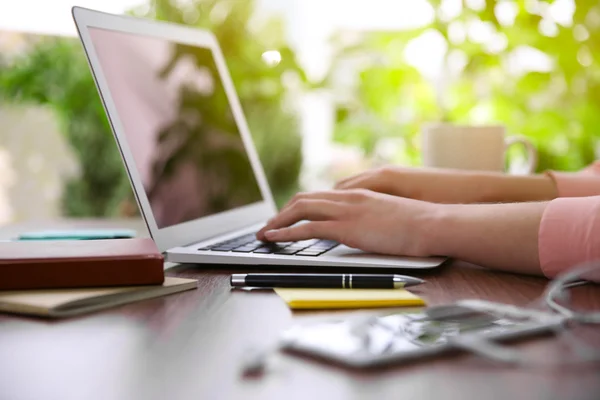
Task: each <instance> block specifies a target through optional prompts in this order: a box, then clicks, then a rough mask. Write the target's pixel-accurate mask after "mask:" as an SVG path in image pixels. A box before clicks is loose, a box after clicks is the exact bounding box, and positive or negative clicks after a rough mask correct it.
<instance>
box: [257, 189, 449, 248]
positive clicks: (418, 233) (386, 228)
mask: <svg viewBox="0 0 600 400" xmlns="http://www.w3.org/2000/svg"><path fill="white" fill-rule="evenodd" d="M438 207H443V206H441V205H436V204H432V203H426V202H422V201H416V200H411V199H405V198H401V197H394V196H390V195H387V194H382V193H377V192H373V191H369V190H364V189H353V190H343V191H340V190H334V191H326V192H315V193H300V194H298V195H296V196H295V197H294V198H293V199H292V200H291V201H290V202H289V203H288V204H287V205H286V206H285V207H284V208H283V209H282V210H281V211H280V213H279V214H278V215H277V216H275V217H274V218H273V219H271V220H270V221H269V222H268V223H267V225H266V226H265V227H264V228H263V229H261V230H260V231H259V232H258V233H257V238H258V240H266V241H271V242H287V241H297V240H305V239H313V238H315V239H329V240H335V241H337V242H340V243H342V244H345V245H347V246H349V247H353V248H358V249H361V250H364V251H367V252H373V253H380V254H393V255H403V256H428V255H431V254H429V250H428V240H429V237H428V233H430V232H433V231H434V229H431V228H430V222H431V221H433V216H434V215H436V210H437V208H438ZM304 220H307V221H308V222H306V223H303V224H298V225H295V226H292V225H294V224H296V223H297V222H300V221H304Z"/></svg>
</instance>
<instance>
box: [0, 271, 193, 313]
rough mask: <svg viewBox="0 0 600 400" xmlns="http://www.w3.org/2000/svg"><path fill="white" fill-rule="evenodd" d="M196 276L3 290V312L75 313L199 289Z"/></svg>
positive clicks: (0, 301) (0, 300)
mask: <svg viewBox="0 0 600 400" xmlns="http://www.w3.org/2000/svg"><path fill="white" fill-rule="evenodd" d="M197 285H198V281H197V280H195V279H185V278H174V277H167V278H165V281H164V283H163V284H162V285H151V286H125V287H113V288H88V289H47V290H26V291H4V292H0V312H8V313H14V314H27V315H36V316H40V317H48V318H59V317H71V316H74V315H80V314H85V313H89V312H93V311H98V310H102V309H106V308H110V307H115V306H118V305H122V304H127V303H132V302H135V301H140V300H146V299H151V298H154V297H159V296H166V295H169V294H172V293H177V292H182V291H185V290H190V289H196V288H197Z"/></svg>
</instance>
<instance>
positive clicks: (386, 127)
mask: <svg viewBox="0 0 600 400" xmlns="http://www.w3.org/2000/svg"><path fill="white" fill-rule="evenodd" d="M26 1H30V2H33V1H37V0H26ZM61 1H63V0H61ZM115 1H117V0H115ZM119 1H120V0H119ZM128 1H129V3H130V4H138V2H137V1H135V0H128ZM64 2H65V4H66V2H67V0H64ZM40 4H42V3H40ZM43 4H46V3H43ZM52 8H53V9H54V8H56V7H54V6H52ZM267 8H268V9H269V10H270V11H269V12H265V10H266V9H267ZM273 10H275V11H273ZM342 10H343V11H342ZM367 10H368V11H369V13H366V11H367ZM107 11H110V10H107ZM129 12H130V13H131V14H134V15H136V16H141V17H146V18H152V19H159V20H166V21H172V22H176V23H183V24H186V25H192V26H197V27H203V28H208V29H210V30H212V31H213V32H214V33H215V34H216V36H217V38H218V39H219V41H220V44H221V46H222V48H223V52H224V55H225V57H226V59H227V63H228V67H229V69H230V72H231V75H232V77H233V80H234V83H235V85H236V89H237V91H238V94H239V96H240V100H241V103H242V106H243V108H244V111H245V114H246V117H247V119H248V123H249V125H250V129H251V132H252V135H253V136H254V139H255V141H256V145H257V147H258V150H259V153H260V156H261V160H262V162H263V164H264V167H265V170H266V173H267V175H268V179H269V181H270V183H271V185H272V188H273V191H274V192H275V195H276V198H277V201H278V203H279V204H281V203H282V202H284V201H285V200H286V199H287V198H288V197H289V196H290V194H291V193H293V192H294V191H296V190H297V189H298V187H300V188H302V189H314V188H316V187H318V186H319V185H317V184H315V181H316V180H318V179H319V178H320V177H325V178H326V179H325V180H324V181H325V182H326V184H330V183H331V182H332V181H334V180H335V179H337V178H339V177H340V176H341V175H345V174H348V173H351V172H355V171H356V170H358V169H361V168H366V167H369V166H374V165H378V164H381V163H387V162H391V163H396V164H400V165H408V166H413V165H419V164H420V161H421V155H420V145H419V132H420V130H421V127H422V125H423V124H424V123H429V122H434V121H445V122H452V123H461V124H463V123H464V124H489V123H494V124H496V123H500V124H504V125H506V126H507V130H508V132H509V134H516V135H523V136H526V137H528V138H529V139H531V140H532V141H533V142H534V143H535V145H536V146H537V147H538V149H539V152H540V163H539V165H538V170H539V171H543V170H545V169H549V168H552V169H559V170H566V171H569V170H576V169H579V168H582V167H584V166H585V165H587V164H589V163H591V162H592V161H593V160H594V159H595V158H597V154H598V151H597V150H598V143H599V139H600V129H599V127H600V90H599V89H600V87H599V86H600V4H599V3H598V0H578V1H577V2H575V1H574V0H487V1H486V0H411V1H408V0H406V1H400V0H368V1H367V0H252V1H250V0H247V1H246V0H140V1H139V6H136V7H133V8H130V9H129ZM1 14H2V12H0V15H1ZM64 14H65V15H64V17H65V19H68V15H66V14H67V13H64ZM61 15H62V14H61ZM265 16H268V18H267V17H265ZM0 19H1V18H0ZM67 23H70V21H67ZM63 25H64V24H63ZM71 25H72V24H71ZM61 26H62V25H61ZM70 34H71V35H72V33H70ZM1 44H2V40H1V37H0V45H1ZM3 58H4V62H2V59H0V97H1V98H2V100H3V101H4V102H13V103H23V102H26V103H38V104H47V105H50V106H51V107H52V108H53V109H54V110H55V111H56V113H57V115H58V116H59V117H60V119H59V120H60V122H61V126H62V131H63V133H64V134H65V136H66V137H67V138H68V140H69V142H70V144H71V145H72V147H73V148H74V151H75V154H76V157H77V159H78V162H79V164H80V167H81V168H80V175H79V176H78V177H77V178H76V179H74V180H72V181H71V182H69V183H68V185H67V187H66V190H65V191H64V193H63V199H64V202H63V204H64V207H63V208H64V212H65V213H66V214H67V215H76V216H107V215H115V214H118V215H124V214H125V215H127V214H131V213H132V212H135V210H136V207H135V205H134V204H133V203H132V195H131V189H130V188H129V185H128V182H127V180H126V179H125V175H124V170H123V167H122V164H121V162H120V160H119V156H118V152H117V149H116V146H115V144H114V140H113V139H112V136H111V134H110V131H109V129H108V125H107V123H106V120H105V118H104V113H103V111H102V108H101V106H100V103H99V101H98V96H97V94H96V90H95V87H94V85H93V82H92V80H91V76H90V74H89V71H88V68H87V65H86V63H85V59H84V57H83V52H82V50H81V46H80V45H79V43H78V42H77V40H75V39H74V38H44V39H43V40H42V39H41V40H38V41H36V44H35V45H33V46H32V47H30V48H29V50H28V51H26V52H25V53H24V54H22V55H21V56H18V57H16V58H6V57H3ZM0 123H1V121H0ZM1 145H2V144H1V143H0V146H1ZM509 156H510V157H509V158H511V159H513V160H518V159H519V157H521V156H522V153H521V152H519V150H518V149H515V150H511V153H510V155H509ZM340 165H341V167H340ZM311 168H312V169H314V170H319V168H320V170H319V171H317V172H318V173H317V174H313V175H310V174H309V178H310V179H305V178H303V176H305V175H306V171H308V170H310V169H311ZM313 172H314V171H313ZM319 174H320V175H319ZM299 176H300V178H301V180H300V183H299V178H298V177H299ZM315 176H316V177H317V179H316V180H315V179H313V178H315ZM0 190H1V188H0Z"/></svg>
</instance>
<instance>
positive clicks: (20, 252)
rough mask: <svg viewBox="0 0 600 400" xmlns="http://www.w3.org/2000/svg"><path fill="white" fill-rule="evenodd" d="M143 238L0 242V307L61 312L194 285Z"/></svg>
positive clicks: (46, 314) (62, 314)
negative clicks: (173, 273) (168, 273)
mask: <svg viewBox="0 0 600 400" xmlns="http://www.w3.org/2000/svg"><path fill="white" fill-rule="evenodd" d="M163 265H164V259H163V257H162V254H161V253H160V252H159V251H158V249H157V248H156V245H155V244H154V242H153V241H152V239H149V238H137V239H109V240H83V241H82V240H73V241H72V240H60V241H44V242H38V241H14V242H0V311H4V312H10V313H19V314H31V315H38V316H44V317H66V316H73V315H78V314H83V313H87V312H91V311H96V310H100V309H104V308H109V307H114V306H117V305H121V304H125V303H129V302H134V301H139V300H144V299H149V298H153V297H158V296H164V295H168V294H171V293H176V292H181V291H184V290H189V289H194V288H195V287H196V284H197V281H196V280H193V279H183V278H170V277H167V278H165V276H164V268H163Z"/></svg>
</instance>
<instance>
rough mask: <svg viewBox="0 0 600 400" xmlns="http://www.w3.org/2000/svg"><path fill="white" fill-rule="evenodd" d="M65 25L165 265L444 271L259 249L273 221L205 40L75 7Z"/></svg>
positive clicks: (299, 249)
mask: <svg viewBox="0 0 600 400" xmlns="http://www.w3.org/2000/svg"><path fill="white" fill-rule="evenodd" d="M73 17H74V20H75V23H76V26H77V29H78V32H79V36H80V38H81V41H82V43H83V47H84V49H85V52H86V55H87V58H88V61H89V65H90V68H91V71H92V74H93V76H94V79H95V82H96V85H97V88H98V91H99V93H100V97H101V99H102V102H103V104H104V107H105V110H106V114H107V116H108V119H109V121H110V124H111V127H112V130H113V133H114V136H115V139H116V141H117V144H118V147H119V150H120V152H121V155H122V158H123V161H124V163H125V166H126V169H127V173H128V175H129V178H130V181H131V184H132V186H133V189H134V193H135V195H136V199H137V202H138V205H139V208H140V211H141V213H142V216H143V218H144V220H145V222H146V224H147V226H148V229H149V231H150V234H151V236H152V238H153V239H154V241H155V242H156V244H157V246H158V248H159V249H160V251H161V252H163V253H165V254H166V258H167V260H168V261H171V262H177V263H198V264H245V265H295V266H328V267H361V268H395V269H399V268H400V269H405V268H409V269H428V268H434V267H437V266H439V265H441V264H442V263H443V262H444V261H445V258H443V257H434V258H413V257H395V256H384V255H376V254H367V253H365V252H362V251H360V250H356V249H352V248H349V247H346V246H344V245H336V243H332V242H330V241H317V240H313V241H303V242H296V243H291V244H290V243H286V244H282V245H279V246H277V245H274V246H271V249H270V250H269V249H266V250H265V246H264V244H263V243H260V242H257V241H256V240H255V238H254V236H253V235H252V234H253V233H254V232H256V231H257V230H259V229H260V228H261V227H262V226H263V225H264V224H265V222H266V221H267V220H268V219H269V218H271V217H273V216H274V215H275V214H276V212H277V210H276V208H275V204H274V202H273V198H272V195H271V190H270V189H269V185H268V183H267V180H266V178H265V174H264V172H263V169H262V166H261V163H260V160H259V158H258V155H257V152H256V149H255V147H254V144H253V142H252V137H251V135H250V133H249V131H248V126H247V124H246V120H245V118H244V114H243V112H242V109H241V107H240V102H239V100H238V97H237V94H236V91H235V89H234V86H233V83H232V81H231V77H230V75H229V72H228V69H227V66H226V64H225V60H224V58H223V54H222V52H221V49H220V47H219V44H218V43H217V40H216V39H215V37H214V36H213V35H212V34H211V33H210V32H207V31H204V30H199V29H193V28H189V27H184V26H179V25H175V24H169V23H164V22H155V21H150V20H144V19H138V18H132V17H127V16H118V15H111V14H106V13H102V12H97V11H93V10H88V9H83V8H79V7H75V8H73ZM243 236H245V238H244V237H243ZM239 237H242V239H236V238H239ZM267 247H268V246H267ZM286 248H287V251H286ZM261 249H262V250H261Z"/></svg>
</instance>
